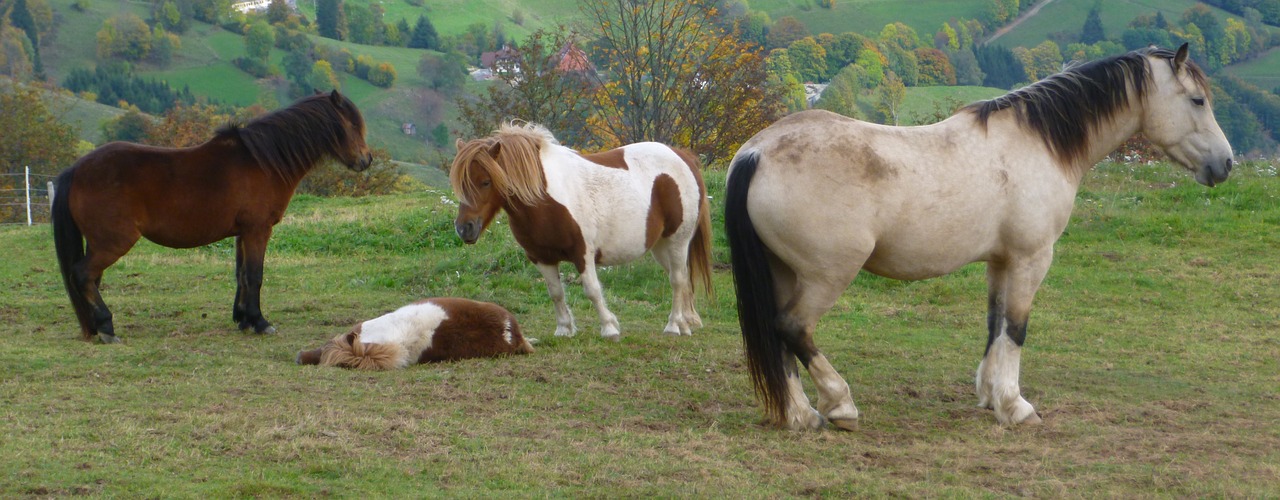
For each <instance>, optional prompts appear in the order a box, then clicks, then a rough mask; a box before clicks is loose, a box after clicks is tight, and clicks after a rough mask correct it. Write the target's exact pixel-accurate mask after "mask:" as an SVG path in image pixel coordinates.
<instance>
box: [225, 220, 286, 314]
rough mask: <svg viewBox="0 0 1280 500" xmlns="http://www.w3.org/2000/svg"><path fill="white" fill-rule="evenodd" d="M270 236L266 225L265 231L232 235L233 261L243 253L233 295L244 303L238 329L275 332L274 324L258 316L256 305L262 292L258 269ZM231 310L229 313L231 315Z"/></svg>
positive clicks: (257, 306)
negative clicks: (234, 249)
mask: <svg viewBox="0 0 1280 500" xmlns="http://www.w3.org/2000/svg"><path fill="white" fill-rule="evenodd" d="M270 238H271V227H270V226H268V227H267V228H266V230H265V231H263V230H259V231H256V232H253V233H246V234H244V235H243V236H241V237H239V238H236V253H237V259H236V260H237V262H239V261H240V260H241V259H240V258H239V257H238V256H239V255H240V253H241V252H243V256H244V258H243V262H244V265H243V267H241V266H237V267H240V268H241V269H242V270H243V272H238V273H237V274H238V275H240V276H243V278H241V277H240V276H237V279H236V281H237V285H236V288H237V289H238V290H240V291H239V292H238V293H237V294H236V295H237V298H236V303H237V305H238V304H240V303H241V302H243V303H244V313H243V314H244V316H243V317H241V318H240V321H239V326H240V329H241V330H246V329H248V328H249V327H253V331H254V332H257V333H267V334H270V333H276V327H274V326H271V322H269V321H267V319H266V318H264V317H263V316H262V307H261V305H260V297H261V292H262V271H263V261H264V260H265V259H266V254H267V240H268V239H270ZM235 314H236V313H235V311H234V310H233V311H232V316H235Z"/></svg>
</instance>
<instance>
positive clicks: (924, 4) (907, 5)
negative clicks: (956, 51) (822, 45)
mask: <svg viewBox="0 0 1280 500" xmlns="http://www.w3.org/2000/svg"><path fill="white" fill-rule="evenodd" d="M834 3H835V7H834V8H830V9H827V8H823V7H819V6H818V2H817V0H752V1H751V2H749V5H750V6H751V8H752V9H754V10H762V11H765V12H767V13H769V18H770V19H773V20H774V21H777V20H778V19H780V18H782V17H785V16H791V17H794V18H796V19H798V20H800V22H803V23H804V25H805V26H807V27H808V28H809V32H811V33H813V34H814V35H817V34H819V33H832V34H840V33H845V32H849V31H852V32H855V33H861V34H863V35H870V36H873V37H874V36H876V35H879V34H880V30H881V29H883V28H884V26H885V25H886V24H889V23H892V22H901V23H903V24H906V25H907V26H910V27H912V28H914V29H915V30H916V33H917V34H918V35H920V37H921V39H923V40H924V41H925V44H926V45H929V46H932V41H931V40H933V34H934V32H936V31H938V29H939V28H941V27H942V23H945V22H947V21H949V20H952V19H961V18H964V19H975V18H977V17H978V15H979V13H981V12H982V8H983V5H985V3H984V2H983V1H981V0H913V1H911V2H902V1H898V0H836V1H835V2H834Z"/></svg>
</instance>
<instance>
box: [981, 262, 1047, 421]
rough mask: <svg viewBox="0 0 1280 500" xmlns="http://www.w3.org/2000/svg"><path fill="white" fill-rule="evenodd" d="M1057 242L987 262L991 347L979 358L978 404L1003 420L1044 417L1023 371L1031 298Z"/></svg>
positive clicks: (1027, 419)
mask: <svg viewBox="0 0 1280 500" xmlns="http://www.w3.org/2000/svg"><path fill="white" fill-rule="evenodd" d="M1052 260H1053V248H1052V247H1047V248H1045V249H1043V250H1041V251H1039V252H1036V253H1035V254H1033V255H1031V256H1028V257H1024V258H1021V259H1011V260H1009V261H1008V262H992V263H989V264H988V265H987V280H988V283H987V305H988V308H989V310H988V312H987V329H988V332H987V348H986V353H985V354H984V355H983V357H982V362H981V363H979V364H978V373H977V376H976V378H975V385H976V386H977V391H978V405H979V406H981V407H984V408H991V409H992V410H995V413H996V420H998V421H999V422H1000V423H1001V424H1005V425H1013V424H1020V423H1039V422H1040V417H1039V415H1037V414H1036V410H1035V407H1033V406H1031V403H1028V402H1027V400H1026V399H1024V398H1023V397H1022V388H1021V386H1020V384H1019V375H1020V374H1019V372H1020V364H1021V358H1022V344H1023V342H1024V341H1025V340H1026V337H1027V319H1028V318H1029V317H1030V315H1031V301H1032V299H1034V298H1035V294H1036V290H1038V289H1039V288H1040V283H1041V282H1042V281H1043V280H1044V276H1045V274H1046V273H1047V272H1048V271H1049V264H1050V263H1051V262H1052Z"/></svg>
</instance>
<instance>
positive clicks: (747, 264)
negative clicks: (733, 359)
mask: <svg viewBox="0 0 1280 500" xmlns="http://www.w3.org/2000/svg"><path fill="white" fill-rule="evenodd" d="M759 160H760V156H759V154H758V153H756V152H747V153H739V155H738V156H737V157H736V158H734V160H733V164H732V165H730V166H729V181H728V184H727V186H726V188H725V206H724V226H725V233H726V235H727V236H728V239H729V254H730V256H731V257H732V263H733V285H734V287H735V288H736V289H737V295H738V324H739V326H741V328H742V344H743V347H744V349H745V350H746V357H747V368H748V369H749V370H750V371H751V382H752V384H754V385H755V389H756V394H757V395H758V396H759V397H760V399H761V401H762V402H763V403H764V406H765V412H766V413H767V414H768V415H769V416H770V418H772V419H773V421H774V422H775V423H779V424H785V423H786V409H787V403H788V400H787V397H788V396H787V373H786V366H785V359H786V356H790V355H791V352H790V351H789V350H788V348H787V346H786V344H784V343H783V341H782V336H781V335H779V334H778V328H777V321H778V303H777V297H776V295H775V291H774V284H773V274H772V272H771V271H770V269H769V254H768V252H769V249H768V248H766V247H765V245H764V242H763V241H761V240H760V235H759V234H757V233H756V228H755V226H754V225H753V224H752V223H751V214H750V213H748V212H747V191H748V189H750V187H751V180H752V178H754V177H755V174H756V167H757V166H758V165H759Z"/></svg>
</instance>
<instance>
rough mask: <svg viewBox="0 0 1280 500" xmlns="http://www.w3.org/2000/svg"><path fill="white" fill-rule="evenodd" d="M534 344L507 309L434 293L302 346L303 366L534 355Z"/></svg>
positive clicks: (400, 364)
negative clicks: (323, 340) (311, 346)
mask: <svg viewBox="0 0 1280 500" xmlns="http://www.w3.org/2000/svg"><path fill="white" fill-rule="evenodd" d="M532 352H533V346H532V345H531V344H530V343H529V341H528V340H526V339H525V338H524V336H523V335H522V334H521V332H520V325H519V323H517V322H516V318H515V316H513V315H512V314H511V313H510V312H508V311H507V310H506V309H504V308H502V306H499V305H497V304H492V303H489V302H478V301H474V300H469V299H460V298H432V299H426V300H421V301H418V302H414V303H413V304H410V305H408V306H405V307H402V308H400V309H397V310H396V311H394V312H391V313H387V314H385V315H383V316H380V317H378V318H375V319H372V320H369V321H364V322H361V323H359V324H356V325H355V326H354V327H352V329H351V331H350V332H347V333H344V334H342V335H338V336H337V337H334V338H333V340H330V341H329V342H328V343H326V344H325V345H324V346H323V347H320V348H318V349H312V350H308V351H302V352H299V353H298V357H297V359H296V361H297V363H298V364H300V365H323V366H339V367H343V368H354V369H360V370H388V369H395V368H404V367H406V366H408V365H410V364H414V363H432V362H437V361H452V360H458V359H468V358H485V357H494V356H501V355H507V354H529V353H532Z"/></svg>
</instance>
